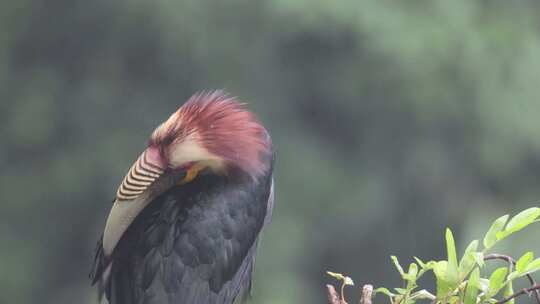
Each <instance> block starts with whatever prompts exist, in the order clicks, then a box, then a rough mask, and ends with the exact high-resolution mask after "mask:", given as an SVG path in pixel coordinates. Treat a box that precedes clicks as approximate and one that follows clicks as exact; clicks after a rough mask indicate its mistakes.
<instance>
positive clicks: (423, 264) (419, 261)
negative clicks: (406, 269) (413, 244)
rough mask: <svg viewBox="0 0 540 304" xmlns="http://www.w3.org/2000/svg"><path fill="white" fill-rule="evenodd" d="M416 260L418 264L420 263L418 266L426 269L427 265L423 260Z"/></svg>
mask: <svg viewBox="0 0 540 304" xmlns="http://www.w3.org/2000/svg"><path fill="white" fill-rule="evenodd" d="M414 259H415V260H416V263H418V265H420V268H422V269H424V268H426V266H427V265H426V263H424V262H422V260H420V259H419V258H418V257H414Z"/></svg>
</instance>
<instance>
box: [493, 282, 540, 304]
mask: <svg viewBox="0 0 540 304" xmlns="http://www.w3.org/2000/svg"><path fill="white" fill-rule="evenodd" d="M538 289H540V285H534V286H532V287H529V288H523V289H522V290H521V291H519V292H516V293H514V294H513V295H511V296H508V297H506V298H504V299H502V300H500V301H498V302H496V304H503V303H506V302H508V301H510V300H512V299H513V298H516V297H519V296H521V295H524V294H526V295H528V296H529V297H530V296H531V291H535V292H536V291H538Z"/></svg>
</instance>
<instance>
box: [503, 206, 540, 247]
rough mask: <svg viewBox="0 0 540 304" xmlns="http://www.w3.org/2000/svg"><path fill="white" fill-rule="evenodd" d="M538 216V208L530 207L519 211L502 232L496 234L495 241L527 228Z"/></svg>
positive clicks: (539, 209) (539, 211)
mask: <svg viewBox="0 0 540 304" xmlns="http://www.w3.org/2000/svg"><path fill="white" fill-rule="evenodd" d="M539 216H540V208H538V207H532V208H529V209H526V210H523V211H521V212H520V213H518V214H516V215H515V216H514V217H513V218H512V219H511V220H510V221H509V222H508V225H506V228H505V229H504V231H500V232H498V233H497V234H496V235H497V240H502V239H504V238H506V237H507V236H509V235H511V234H512V233H515V232H518V231H520V230H521V229H523V228H525V227H527V226H528V225H530V224H532V223H534V221H535V220H536V218H538V217H539Z"/></svg>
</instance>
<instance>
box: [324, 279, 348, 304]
mask: <svg viewBox="0 0 540 304" xmlns="http://www.w3.org/2000/svg"><path fill="white" fill-rule="evenodd" d="M326 295H327V296H328V304H347V302H345V301H344V300H341V299H340V296H339V295H338V293H337V291H336V288H334V286H333V285H330V284H328V285H326Z"/></svg>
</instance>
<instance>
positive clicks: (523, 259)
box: [516, 251, 534, 273]
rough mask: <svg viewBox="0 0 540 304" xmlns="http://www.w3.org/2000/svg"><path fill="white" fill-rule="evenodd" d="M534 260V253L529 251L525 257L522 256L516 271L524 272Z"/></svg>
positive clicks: (517, 263)
mask: <svg viewBox="0 0 540 304" xmlns="http://www.w3.org/2000/svg"><path fill="white" fill-rule="evenodd" d="M533 258H534V253H532V251H529V252H527V253H525V254H524V255H522V256H521V257H520V258H519V259H518V260H517V262H516V270H517V271H518V272H519V273H521V272H524V271H525V269H526V268H527V266H528V265H529V263H530V262H531V261H532V259H533Z"/></svg>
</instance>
